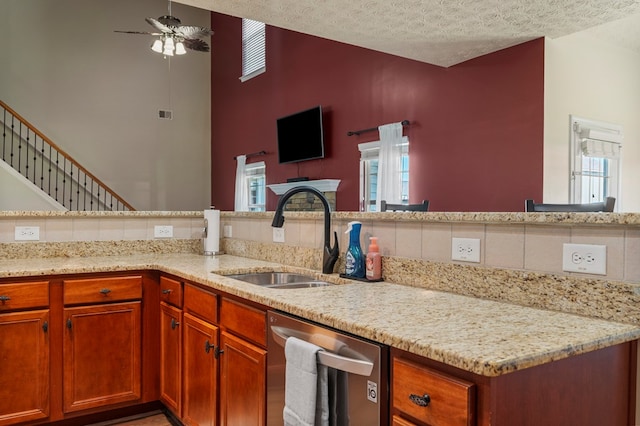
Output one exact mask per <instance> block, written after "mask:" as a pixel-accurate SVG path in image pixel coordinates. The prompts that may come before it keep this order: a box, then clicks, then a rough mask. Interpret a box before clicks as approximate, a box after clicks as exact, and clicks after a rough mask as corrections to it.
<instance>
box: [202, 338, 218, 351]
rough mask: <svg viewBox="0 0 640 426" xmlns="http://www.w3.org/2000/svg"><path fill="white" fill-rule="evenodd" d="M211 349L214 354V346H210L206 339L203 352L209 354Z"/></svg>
mask: <svg viewBox="0 0 640 426" xmlns="http://www.w3.org/2000/svg"><path fill="white" fill-rule="evenodd" d="M212 348H213V350H214V352H215V350H216V345H212V344H211V343H209V340H208V339H207V341H206V342H204V351H205V352H206V353H209V351H211V349H212Z"/></svg>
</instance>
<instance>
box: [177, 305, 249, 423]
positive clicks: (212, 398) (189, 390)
mask: <svg viewBox="0 0 640 426" xmlns="http://www.w3.org/2000/svg"><path fill="white" fill-rule="evenodd" d="M183 324H184V331H183V332H184V340H183V354H184V369H183V373H182V374H183V390H184V392H183V395H184V397H183V404H182V421H183V422H184V423H185V424H187V425H215V424H217V421H216V419H217V414H216V413H217V405H216V396H217V391H218V388H217V382H218V372H217V367H218V360H217V359H216V354H217V351H216V348H218V327H216V326H215V325H213V324H211V323H208V322H206V321H203V320H201V319H199V318H196V317H194V316H192V315H189V314H187V313H185V314H184V315H183ZM238 424H240V423H238Z"/></svg>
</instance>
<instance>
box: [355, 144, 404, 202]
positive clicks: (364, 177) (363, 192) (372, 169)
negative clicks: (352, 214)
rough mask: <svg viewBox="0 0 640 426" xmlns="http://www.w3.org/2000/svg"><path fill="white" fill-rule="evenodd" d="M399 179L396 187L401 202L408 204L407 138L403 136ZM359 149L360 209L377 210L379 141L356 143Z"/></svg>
mask: <svg viewBox="0 0 640 426" xmlns="http://www.w3.org/2000/svg"><path fill="white" fill-rule="evenodd" d="M399 148H400V149H401V150H402V156H401V160H400V161H401V167H400V181H401V187H400V188H398V192H399V193H400V199H401V200H402V203H403V204H409V138H407V137H406V136H404V137H403V138H402V144H401V145H400V146H399ZM358 149H359V150H360V211H364V212H375V211H377V206H376V203H377V201H378V198H377V192H378V191H377V189H378V155H379V153H380V142H379V141H376V142H368V143H361V144H359V145H358Z"/></svg>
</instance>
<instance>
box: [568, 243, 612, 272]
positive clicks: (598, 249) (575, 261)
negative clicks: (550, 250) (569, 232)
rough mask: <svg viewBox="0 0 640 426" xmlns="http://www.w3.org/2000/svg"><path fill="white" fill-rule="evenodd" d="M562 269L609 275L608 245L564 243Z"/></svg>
mask: <svg viewBox="0 0 640 426" xmlns="http://www.w3.org/2000/svg"><path fill="white" fill-rule="evenodd" d="M562 270H563V271H567V272H582V273H585V274H596V275H607V246H603V245H596V244H563V245H562Z"/></svg>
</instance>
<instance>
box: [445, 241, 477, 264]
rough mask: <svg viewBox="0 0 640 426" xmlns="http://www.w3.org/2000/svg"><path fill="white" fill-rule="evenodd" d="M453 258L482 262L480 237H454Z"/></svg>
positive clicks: (452, 245) (452, 243)
mask: <svg viewBox="0 0 640 426" xmlns="http://www.w3.org/2000/svg"><path fill="white" fill-rule="evenodd" d="M451 260H459V261H462V262H474V263H480V239H479V238H452V239H451Z"/></svg>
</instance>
